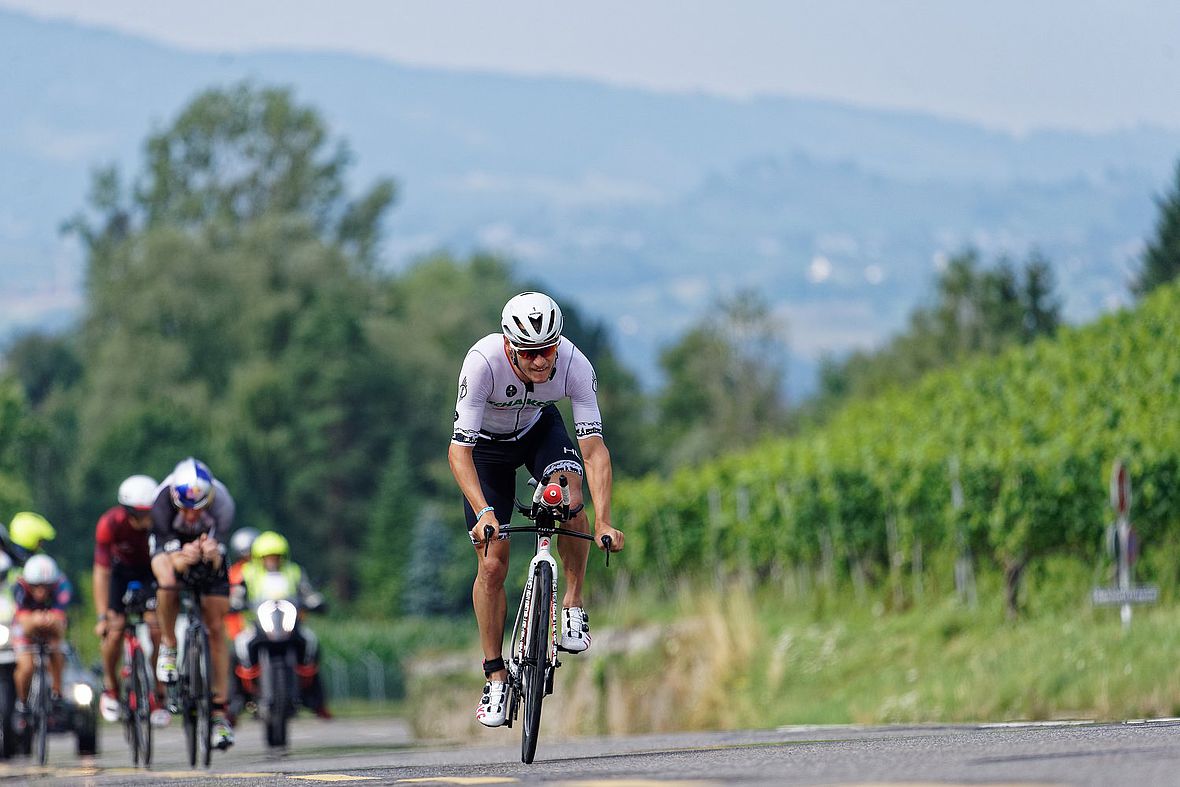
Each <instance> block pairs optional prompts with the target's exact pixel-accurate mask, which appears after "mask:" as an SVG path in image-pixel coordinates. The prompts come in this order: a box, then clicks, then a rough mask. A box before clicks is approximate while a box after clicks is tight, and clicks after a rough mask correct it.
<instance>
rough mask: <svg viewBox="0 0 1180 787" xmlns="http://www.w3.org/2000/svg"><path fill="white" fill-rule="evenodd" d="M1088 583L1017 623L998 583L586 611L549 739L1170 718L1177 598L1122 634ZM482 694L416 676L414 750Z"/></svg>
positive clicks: (446, 680)
mask: <svg viewBox="0 0 1180 787" xmlns="http://www.w3.org/2000/svg"><path fill="white" fill-rule="evenodd" d="M1092 580H1093V576H1092V572H1091V571H1090V570H1089V569H1083V568H1082V567H1080V566H1077V565H1074V564H1071V563H1070V562H1069V561H1066V560H1061V561H1056V562H1054V563H1051V564H1048V565H1047V566H1046V567H1045V568H1044V570H1042V571H1040V572H1039V573H1038V574H1037V575H1036V576H1034V577H1031V578H1030V580H1029V584H1028V587H1027V589H1026V598H1027V599H1028V602H1029V603H1028V611H1027V613H1026V614H1025V615H1024V616H1022V617H1021V618H1020V619H1018V620H1016V621H1010V620H1008V619H1007V618H1006V617H1005V614H1004V610H1003V601H1002V588H1001V583H1000V580H999V577H996V576H983V577H981V578H980V587H979V603H978V604H977V606H976V607H974V608H968V607H966V606H964V605H962V604H960V603H959V602H957V601H955V600H954V599H953V597H948V596H947V595H946V594H945V593H944V594H942V595H940V596H938V597H934V596H933V595H928V596H926V600H924V601H918V602H916V603H915V602H912V601H911V602H909V603H908V604H907V605H905V607H904V609H900V610H893V611H890V610H889V607H890V605H891V604H892V603H893V596H892V595H890V594H887V593H886V592H885V591H884V590H882V591H880V592H877V593H873V592H868V593H861V594H857V593H855V592H853V591H852V590H851V589H849V590H847V591H841V592H834V593H833V592H821V591H815V590H812V591H811V592H809V593H799V592H797V591H795V590H793V589H784V587H783V586H782V585H781V584H776V585H771V584H762V585H760V586H758V587H754V586H752V585H751V584H750V583H742V582H737V581H734V582H726V583H724V584H720V585H713V586H711V587H710V586H708V585H707V583H706V584H698V585H695V586H687V585H686V586H684V587H683V588H682V589H681V590H680V591H679V592H678V593H677V594H676V595H675V598H673V599H670V600H668V601H665V602H663V603H652V602H650V601H645V599H644V595H643V594H641V593H633V594H629V595H628V596H626V597H616V598H615V599H614V600H613V601H611V602H610V603H608V604H605V605H603V607H602V608H600V609H598V610H595V614H594V621H595V632H596V642H595V651H592V653H593V654H594V655H591V656H588V657H587V658H582V657H575V656H563V657H562V660H563V663H564V666H563V668H562V669H561V671H560V672H559V673H558V676H557V688H556V692H555V694H554V696H553V697H552V698H551V700H552V702H551V703H550V706H551V707H554V708H560V709H561V710H560V712H551V713H549V714H547V719H546V727H547V730H552V731H553V732H554V733H557V734H567V735H577V734H619V733H636V732H650V731H669V730H680V729H725V728H747V727H755V728H756V727H773V726H778V725H785V724H810V723H889V722H971V721H980V720H1015V719H1027V720H1041V719H1052V718H1096V719H1119V718H1133V717H1142V716H1170V715H1177V714H1180V664H1178V663H1177V658H1176V654H1177V653H1180V625H1178V624H1177V617H1178V616H1177V608H1176V606H1175V603H1174V602H1173V601H1171V600H1170V597H1171V593H1167V594H1166V596H1165V603H1163V604H1161V605H1160V606H1157V607H1140V608H1137V609H1136V610H1135V617H1134V622H1133V625H1132V627H1131V629H1130V630H1129V631H1124V630H1123V628H1122V626H1121V624H1120V622H1119V617H1118V611H1117V610H1115V609H1095V608H1093V607H1091V606H1090V604H1089V601H1088V600H1087V599H1088V590H1089V587H1090V584H1091V582H1092ZM637 609H643V610H645V611H646V613H647V614H646V615H644V618H645V619H646V621H648V622H646V623H640V622H638V618H637V616H636V614H635V613H636V610H637ZM623 620H628V621H631V627H632V629H633V631H639V630H642V629H643V628H644V627H645V626H646V627H647V629H648V630H649V633H651V631H650V630H651V629H654V636H646V637H635V638H632V643H631V645H630V646H628V645H627V644H626V642H624V641H622V640H623V638H621V637H619V636H606V634H607V631H606V630H607V629H608V628H609V627H611V626H612V624H613V623H614V622H615V621H623ZM653 621H654V622H653ZM618 633H619V632H617V631H616V632H612V634H615V635H617V634H618ZM636 643H638V644H636ZM600 644H601V645H602V647H599V646H600ZM478 683H479V677H478V675H471V674H470V670H466V671H464V672H455V673H452V674H447V673H445V672H433V673H426V674H421V675H419V676H416V677H414V678H413V679H412V680H411V681H410V682H409V685H408V687H407V691H408V695H409V696H408V705H409V706H410V707H413V708H414V709H415V719H414V721H415V724H416V727H417V731H418V733H419V734H421V735H424V736H428V737H442V738H455V739H457V738H462V737H465V736H468V735H470V734H472V732H473V731H475V730H476V729H477V728H476V725H475V724H474V722H473V721H472V720H471V706H472V703H473V702H474V699H475V697H476V694H477V693H478Z"/></svg>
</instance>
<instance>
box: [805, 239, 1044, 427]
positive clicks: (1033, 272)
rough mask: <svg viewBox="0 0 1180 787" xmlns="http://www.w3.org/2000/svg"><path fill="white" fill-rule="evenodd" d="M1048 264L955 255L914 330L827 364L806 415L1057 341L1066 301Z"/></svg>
mask: <svg viewBox="0 0 1180 787" xmlns="http://www.w3.org/2000/svg"><path fill="white" fill-rule="evenodd" d="M1055 288H1056V282H1055V280H1054V277H1053V269H1052V266H1051V265H1050V264H1049V261H1048V260H1047V259H1046V258H1045V257H1044V256H1043V255H1042V254H1041V253H1040V252H1038V251H1036V250H1033V251H1032V252H1030V254H1029V256H1028V258H1027V259H1026V260H1025V261H1024V263H1023V264H1020V265H1017V264H1016V263H1013V262H1012V261H1011V260H1010V259H1008V258H1006V257H1002V258H1000V259H999V260H998V261H997V262H996V264H995V265H994V266H992V267H991V268H984V267H982V266H981V265H980V260H979V255H978V253H977V252H975V251H974V250H972V249H967V250H965V251H964V252H962V253H960V254H957V255H955V256H954V257H952V258H951V259H950V260H949V261H948V263H947V266H946V268H945V269H944V270H943V271H942V272H941V274H940V275H939V277H938V280H937V281H936V283H935V293H934V301H933V303H932V304H931V305H929V306H924V307H920V308H917V309H915V310H914V311H913V312H912V313H911V314H910V320H909V327H908V328H907V330H906V331H905V332H903V333H902V334H900V335H898V336H895V337H894V338H893V339H892V340H890V341H889V343H888V344H886V345H885V346H884V347H882V348H881V349H879V350H862V351H858V352H854V353H852V354H851V355H849V356H848V357H847V358H845V359H844V360H843V361H837V360H836V359H834V358H830V357H829V358H826V359H824V361H823V363H822V364H821V377H820V383H821V384H820V394H819V396H818V397H817V400H816V401H814V402H812V403H810V404H809V405H808V407H807V408H806V409H805V411H804V412H803V413H802V416H803V418H804V420H812V419H814V418H817V417H822V416H823V415H824V414H825V413H829V412H831V411H832V410H833V409H834V407H835V405H836V404H838V403H839V402H840V401H841V400H843V399H845V398H847V397H849V396H868V395H873V394H876V393H879V392H881V391H883V390H885V389H886V388H888V387H890V386H896V385H900V384H904V383H908V382H912V381H915V380H917V379H918V378H919V377H921V376H922V375H923V374H926V373H927V372H929V371H931V370H933V369H937V368H940V367H943V366H946V365H949V364H952V363H956V362H959V361H961V360H963V359H965V358H967V357H969V356H971V355H974V354H977V353H985V354H995V353H998V352H1000V351H1001V350H1003V349H1004V348H1006V347H1009V346H1011V345H1013V344H1020V343H1028V342H1031V341H1033V340H1035V339H1037V338H1038V337H1041V336H1051V335H1052V334H1053V333H1054V332H1056V330H1057V327H1058V325H1059V324H1060V322H1061V301H1060V298H1059V297H1058V296H1057V295H1056V294H1055Z"/></svg>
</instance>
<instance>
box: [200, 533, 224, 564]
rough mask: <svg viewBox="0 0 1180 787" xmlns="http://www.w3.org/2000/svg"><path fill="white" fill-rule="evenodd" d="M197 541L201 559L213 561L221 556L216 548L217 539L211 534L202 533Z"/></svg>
mask: <svg viewBox="0 0 1180 787" xmlns="http://www.w3.org/2000/svg"><path fill="white" fill-rule="evenodd" d="M197 543H198V544H199V545H200V550H201V558H202V559H204V560H207V561H209V562H210V563H213V562H216V561H217V559H218V558H219V557H221V553H220V552H219V551H218V549H217V539H216V538H213V536H210V535H208V534H206V533H202V534H201V539H200V541H198V542H197Z"/></svg>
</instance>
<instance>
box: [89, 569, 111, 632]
mask: <svg viewBox="0 0 1180 787" xmlns="http://www.w3.org/2000/svg"><path fill="white" fill-rule="evenodd" d="M93 586H94V610H95V612H96V613H97V615H98V618H99V620H98V622H97V624H95V627H94V633H95V634H97V635H98V636H100V637H101V636H104V635H105V634H106V629H107V622H106V612H107V607H108V606H109V604H110V599H108V598H107V596H108V595H109V594H110V591H111V568H110V566H104V565H102V564H100V563H95V564H94V580H93Z"/></svg>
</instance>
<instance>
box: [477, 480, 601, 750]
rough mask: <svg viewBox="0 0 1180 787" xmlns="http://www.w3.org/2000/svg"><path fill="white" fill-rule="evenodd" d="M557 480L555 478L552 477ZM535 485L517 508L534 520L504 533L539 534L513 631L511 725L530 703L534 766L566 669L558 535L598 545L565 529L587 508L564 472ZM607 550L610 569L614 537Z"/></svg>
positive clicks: (526, 729)
mask: <svg viewBox="0 0 1180 787" xmlns="http://www.w3.org/2000/svg"><path fill="white" fill-rule="evenodd" d="M550 477H551V476H550ZM529 484H530V485H531V486H534V487H535V490H534V493H533V499H532V503H531V504H530V505H527V506H526V505H524V504H523V503H521V502H520V501H519V500H517V501H515V502H516V510H517V511H519V512H520V513H521V514H523V515H524V516H525V518H527V519H529V520H531V521H532V522H533V524H532V525H522V526H520V527H513V526H511V525H506V526H504V527H501V528H500V533H502V534H504V535H505V536H506V537H507V536H510V535H511V534H513V533H535V534H536V538H537V552H536V555H535V556H534V557H533V559H532V562H531V563H530V564H529V573H528V579H527V580H526V581H525V587H524V595H523V596H521V599H520V607H519V609H518V610H517V612H516V622H515V623H514V624H513V627H512V651H511V652H512V660H511V662H510V663H509V664H508V705H507V716H506V724H507V725H508V726H509V727H511V726H512V722H513V721H515V719H516V717H517V714H518V712H519V710H520V706H521V705H522V704H523V705H524V724H523V728H522V730H521V749H520V759H521V761H522V762H525V763H531V762H532V761H533V758H534V756H535V755H536V753H537V741H538V740H539V739H540V734H541V705H542V703H543V702H544V700H545V696H546V695H547V694H552V693H553V677H554V672H555V671H556V670H557V668H558V667H560V666H561V662H560V661H559V660H558V658H557V643H558V636H559V635H560V628H559V625H558V619H557V561H556V560H554V558H553V553H552V544H553V538H554V536H570V537H573V538H582V539H585V540H587V541H591V542H593V541H594V536H592V535H590V534H588V533H582V532H580V531H577V530H569V529H566V528H563V527H560V526H559V523H562V522H568V521H569V520H570V519H571V518H572V517H574V516H576V515H577V514H578V512H580V511H581V510H582V505H580V504H579V505H577V506H575V507H573V508H572V509H571V508H570V496H569V482H568V481H567V479H566V477H565V475H564V474H561V475H559V476H558V479H557V482H556V483H551V482H550V481H549V478H546V479H545V483H544V484H543V485H542V484H537V482H536V480H535V479H530V480H529ZM491 533H492V528H491V526H485V528H484V549H485V551H486V550H487V548H488V545H489V539H490V538H491ZM602 547H603V549H605V550H606V561H607V565H608V566H609V565H610V547H611V538H610V536H603V537H602Z"/></svg>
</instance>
